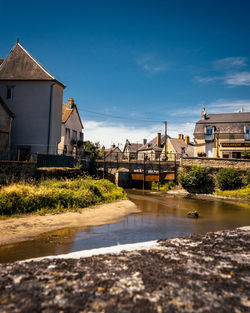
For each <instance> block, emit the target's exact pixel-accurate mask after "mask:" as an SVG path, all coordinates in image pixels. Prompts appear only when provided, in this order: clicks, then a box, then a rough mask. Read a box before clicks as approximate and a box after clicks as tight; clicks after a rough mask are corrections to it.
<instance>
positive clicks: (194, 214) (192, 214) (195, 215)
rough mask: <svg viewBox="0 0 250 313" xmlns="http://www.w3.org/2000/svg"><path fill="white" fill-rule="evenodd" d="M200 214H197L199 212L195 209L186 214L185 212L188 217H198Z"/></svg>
mask: <svg viewBox="0 0 250 313" xmlns="http://www.w3.org/2000/svg"><path fill="white" fill-rule="evenodd" d="M199 216H200V215H199V212H197V211H194V212H189V213H188V214H187V217H189V218H198V217H199Z"/></svg>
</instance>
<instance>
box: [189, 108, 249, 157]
mask: <svg viewBox="0 0 250 313" xmlns="http://www.w3.org/2000/svg"><path fill="white" fill-rule="evenodd" d="M194 138H195V143H196V153H195V156H203V157H210V158H242V157H247V154H249V156H250V112H243V109H242V110H241V112H238V113H221V114H207V113H206V111H205V108H203V111H202V115H201V120H199V121H198V122H197V123H196V125H195V130H194Z"/></svg>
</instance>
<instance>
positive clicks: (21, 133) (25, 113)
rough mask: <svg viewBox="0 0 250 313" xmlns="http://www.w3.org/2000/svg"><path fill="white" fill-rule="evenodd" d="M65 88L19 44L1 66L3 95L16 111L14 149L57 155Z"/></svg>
mask: <svg viewBox="0 0 250 313" xmlns="http://www.w3.org/2000/svg"><path fill="white" fill-rule="evenodd" d="M64 88H65V86H64V85H63V84H62V83H60V82H59V81H58V80H56V79H55V77H54V76H52V75H51V74H50V73H49V72H48V71H47V70H46V69H45V68H44V67H43V66H42V65H41V64H40V63H39V62H38V61H37V60H35V59H34V58H33V57H32V56H31V55H30V54H29V52H28V51H26V50H25V49H24V48H23V47H22V46H21V45H20V44H19V43H16V45H15V46H14V47H13V49H12V50H11V51H10V53H9V55H8V56H7V58H6V59H5V60H3V62H2V63H1V65H0V96H1V97H2V98H3V100H4V102H5V103H6V104H7V106H8V107H9V109H10V110H11V111H12V112H13V113H14V114H15V119H14V120H13V123H12V136H11V148H12V149H14V150H21V151H25V152H26V153H27V152H30V153H49V154H57V149H58V143H59V142H60V141H61V116H62V99H63V90H64Z"/></svg>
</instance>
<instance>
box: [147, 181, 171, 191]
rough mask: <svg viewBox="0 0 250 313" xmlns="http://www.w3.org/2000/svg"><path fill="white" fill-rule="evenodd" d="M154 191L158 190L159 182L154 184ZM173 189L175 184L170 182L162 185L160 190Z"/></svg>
mask: <svg viewBox="0 0 250 313" xmlns="http://www.w3.org/2000/svg"><path fill="white" fill-rule="evenodd" d="M151 189H152V190H158V183H157V182H152V188H151ZM171 189H174V182H173V181H168V182H167V183H165V184H164V183H163V184H162V183H160V186H159V190H161V191H169V190H171Z"/></svg>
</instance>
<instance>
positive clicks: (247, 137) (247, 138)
mask: <svg viewBox="0 0 250 313" xmlns="http://www.w3.org/2000/svg"><path fill="white" fill-rule="evenodd" d="M244 139H245V140H247V141H248V140H250V133H249V134H247V133H246V134H244Z"/></svg>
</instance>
